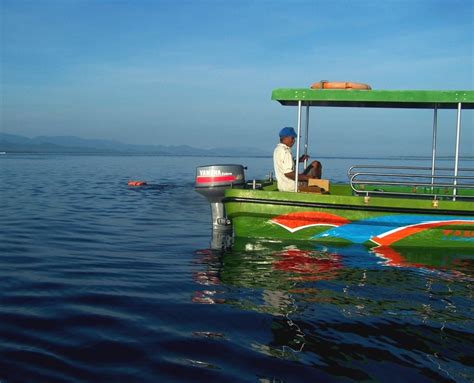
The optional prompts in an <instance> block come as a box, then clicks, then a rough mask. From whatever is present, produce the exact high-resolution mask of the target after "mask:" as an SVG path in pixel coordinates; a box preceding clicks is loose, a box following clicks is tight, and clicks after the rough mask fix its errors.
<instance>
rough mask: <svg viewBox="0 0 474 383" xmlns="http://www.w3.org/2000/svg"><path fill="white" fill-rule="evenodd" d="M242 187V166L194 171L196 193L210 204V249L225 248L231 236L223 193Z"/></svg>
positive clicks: (216, 166) (220, 166)
mask: <svg viewBox="0 0 474 383" xmlns="http://www.w3.org/2000/svg"><path fill="white" fill-rule="evenodd" d="M244 186H245V174H244V167H243V166H242V165H207V166H199V167H198V168H197V169H196V183H195V187H196V191H197V192H198V193H199V194H202V195H203V196H204V197H206V198H207V200H208V201H209V203H210V204H211V213H212V242H211V248H212V249H222V248H223V247H227V246H226V244H225V243H224V242H225V241H226V238H227V239H228V238H230V235H231V234H232V226H231V224H230V221H229V220H228V219H227V217H226V214H225V209H224V204H223V203H222V199H223V198H224V191H225V190H226V189H229V188H243V187H244Z"/></svg>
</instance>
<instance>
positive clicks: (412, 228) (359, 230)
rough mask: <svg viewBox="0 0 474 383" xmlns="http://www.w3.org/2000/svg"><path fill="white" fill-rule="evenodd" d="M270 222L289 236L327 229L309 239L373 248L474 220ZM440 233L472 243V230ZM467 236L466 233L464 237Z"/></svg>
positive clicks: (312, 216) (317, 216) (316, 218)
mask: <svg viewBox="0 0 474 383" xmlns="http://www.w3.org/2000/svg"><path fill="white" fill-rule="evenodd" d="M271 222H273V223H275V224H277V225H280V226H281V227H283V228H285V229H286V230H288V231H290V232H291V233H295V232H296V231H298V230H301V229H304V228H307V227H311V226H327V227H328V230H326V231H324V232H323V233H319V234H317V235H315V236H313V237H312V239H334V238H338V239H344V240H347V241H350V242H352V243H359V244H363V243H366V242H367V241H371V242H373V243H374V244H376V245H377V246H390V245H392V244H394V243H396V242H398V241H400V240H402V239H405V238H408V237H410V236H412V235H414V234H417V233H420V232H423V231H425V230H429V229H434V228H438V227H442V226H458V225H472V224H474V218H467V217H466V218H464V217H462V218H460V217H457V216H444V217H443V219H442V220H439V216H438V217H437V216H431V215H385V216H379V217H374V218H368V219H362V220H358V221H352V222H351V221H349V220H348V219H346V218H344V217H341V216H338V215H335V214H329V213H320V212H297V213H288V214H283V215H280V216H278V217H275V218H273V219H272V220H271ZM459 232H460V233H462V234H461V235H457V234H458V231H456V230H444V231H443V235H444V236H445V237H446V238H447V239H450V240H465V241H474V234H473V235H471V233H473V231H472V230H463V231H459ZM466 233H467V234H466Z"/></svg>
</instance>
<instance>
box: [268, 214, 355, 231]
mask: <svg viewBox="0 0 474 383" xmlns="http://www.w3.org/2000/svg"><path fill="white" fill-rule="evenodd" d="M271 222H273V223H276V224H277V225H280V226H281V227H283V228H285V229H286V230H288V231H289V232H291V233H294V232H296V231H298V230H302V229H306V228H307V227H312V226H328V227H338V226H341V225H345V224H348V223H350V221H349V220H348V219H347V218H344V217H340V216H338V215H336V214H329V213H319V212H314V211H304V212H296V213H288V214H283V215H280V216H278V217H275V218H273V219H272V220H271Z"/></svg>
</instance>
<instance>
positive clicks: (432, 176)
mask: <svg viewBox="0 0 474 383" xmlns="http://www.w3.org/2000/svg"><path fill="white" fill-rule="evenodd" d="M437 132H438V105H435V108H434V115H433V147H432V159H431V185H433V184H434V176H435V163H436V136H437ZM431 192H433V187H431Z"/></svg>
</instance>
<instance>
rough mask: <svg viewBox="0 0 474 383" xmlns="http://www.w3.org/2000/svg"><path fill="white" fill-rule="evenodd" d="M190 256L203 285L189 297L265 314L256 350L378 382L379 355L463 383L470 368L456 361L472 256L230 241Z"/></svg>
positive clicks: (469, 319) (467, 315)
mask: <svg viewBox="0 0 474 383" xmlns="http://www.w3.org/2000/svg"><path fill="white" fill-rule="evenodd" d="M198 263H199V265H200V270H199V271H197V272H196V273H195V281H196V282H197V283H199V284H200V285H201V286H203V289H200V290H199V291H197V292H196V293H195V295H194V298H193V301H194V302H196V303H204V304H225V305H229V306H231V307H233V308H234V309H235V310H237V313H240V312H242V311H245V312H253V313H255V315H257V317H258V316H259V315H264V318H265V319H263V318H260V319H261V321H263V322H268V321H269V322H270V325H269V327H268V328H267V333H268V331H269V332H270V333H271V336H270V337H269V338H268V339H267V341H266V342H265V341H260V342H257V341H253V342H252V344H251V346H250V347H251V348H252V349H253V350H254V351H255V352H257V353H263V354H265V355H267V356H272V357H277V358H282V359H285V360H292V361H298V362H300V363H303V364H304V365H308V364H311V365H313V366H318V371H320V372H322V373H323V372H324V373H327V374H328V375H327V376H329V377H334V374H337V375H338V376H347V377H354V376H356V377H357V376H358V377H359V378H360V379H376V380H384V375H383V374H384V372H383V368H381V366H382V365H383V364H384V363H388V365H390V366H392V368H399V367H400V366H402V367H403V368H406V369H407V375H406V376H407V377H409V378H420V377H422V376H424V377H425V378H426V376H431V378H433V379H435V380H436V379H438V378H442V380H443V379H447V378H448V379H449V377H451V378H453V377H454V379H455V380H456V377H457V378H459V379H460V381H463V379H464V378H463V376H465V375H463V374H465V373H466V369H469V367H466V366H465V365H464V364H463V362H462V361H463V358H464V352H465V350H464V349H465V347H466V346H465V344H464V343H465V342H466V340H467V341H469V339H472V338H473V337H472V334H471V333H470V330H469V329H468V327H470V325H466V324H467V323H470V324H471V325H472V323H474V314H473V312H472V310H471V309H470V308H472V304H473V300H474V299H473V296H474V294H473V283H472V282H474V254H472V253H469V251H467V250H466V251H465V252H463V251H462V250H453V251H452V252H450V251H448V250H446V249H443V250H435V251H434V250H432V249H429V250H428V249H427V250H424V251H420V249H418V250H413V249H412V250H410V249H403V250H400V249H392V248H377V249H368V248H366V247H363V246H356V245H351V246H347V247H329V246H322V245H316V246H315V245H314V244H309V245H308V244H305V243H297V244H295V243H283V242H269V241H251V240H248V239H242V240H240V239H236V241H235V243H234V245H233V247H232V248H231V249H229V250H224V251H222V252H220V251H211V250H204V251H199V252H198ZM466 326H467V327H466ZM267 335H268V334H267ZM463 350H464V351H463ZM370 363H376V364H377V365H378V368H375V369H374V370H373V371H370V368H369V369H367V364H370ZM393 371H395V370H393ZM426 374H427V375H426ZM322 378H324V376H322Z"/></svg>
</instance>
